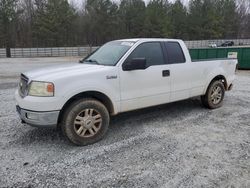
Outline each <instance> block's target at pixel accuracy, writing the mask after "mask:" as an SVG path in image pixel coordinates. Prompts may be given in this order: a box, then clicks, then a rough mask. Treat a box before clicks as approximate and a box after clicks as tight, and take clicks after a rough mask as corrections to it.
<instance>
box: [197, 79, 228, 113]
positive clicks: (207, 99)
mask: <svg viewBox="0 0 250 188" xmlns="http://www.w3.org/2000/svg"><path fill="white" fill-rule="evenodd" d="M224 95H225V87H224V84H223V83H222V81H220V80H216V81H213V82H211V83H210V85H209V86H208V89H207V91H206V94H205V95H203V96H201V101H202V104H203V105H204V106H205V107H207V108H210V109H215V108H219V107H221V106H222V104H223V99H224Z"/></svg>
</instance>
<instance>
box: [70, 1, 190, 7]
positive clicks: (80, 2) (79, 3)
mask: <svg viewBox="0 0 250 188" xmlns="http://www.w3.org/2000/svg"><path fill="white" fill-rule="evenodd" d="M69 1H70V2H73V3H74V4H76V5H78V6H81V5H82V2H83V0H69ZM113 1H120V0H113ZM144 1H145V2H149V1H150V0H144ZM174 1H175V0H169V2H174ZM188 1H189V0H182V2H183V3H185V4H187V3H188Z"/></svg>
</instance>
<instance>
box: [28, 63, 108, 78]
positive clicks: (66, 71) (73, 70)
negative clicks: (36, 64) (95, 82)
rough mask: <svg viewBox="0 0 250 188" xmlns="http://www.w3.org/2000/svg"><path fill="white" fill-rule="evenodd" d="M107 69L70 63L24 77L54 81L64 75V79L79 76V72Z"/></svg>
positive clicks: (32, 71)
mask: <svg viewBox="0 0 250 188" xmlns="http://www.w3.org/2000/svg"><path fill="white" fill-rule="evenodd" d="M105 67H107V66H103V65H90V64H81V63H69V64H60V65H56V66H50V67H45V68H40V69H35V70H31V71H28V72H25V73H24V75H25V76H27V77H28V78H29V79H30V80H40V81H47V80H49V79H52V80H54V79H55V78H56V77H57V76H58V75H63V76H64V77H67V76H70V75H74V74H77V73H79V72H81V74H84V73H89V72H92V71H97V70H99V69H103V68H105ZM52 80H51V81H52Z"/></svg>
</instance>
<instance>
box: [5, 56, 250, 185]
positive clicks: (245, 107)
mask: <svg viewBox="0 0 250 188" xmlns="http://www.w3.org/2000/svg"><path fill="white" fill-rule="evenodd" d="M78 59H79V58H78ZM76 60H77V58H41V59H38V58H35V59H34V58H33V59H0V187H65V186H68V187H250V71H239V72H237V79H236V81H235V87H234V89H233V90H232V91H230V92H227V93H226V96H225V101H224V105H223V107H222V108H219V109H216V110H208V109H205V108H203V107H202V106H201V104H200V101H199V99H191V100H185V101H180V102H176V103H171V104H166V105H162V106H158V107H153V108H147V109H143V110H138V111H134V112H129V113H123V114H120V115H118V116H115V117H113V118H112V119H111V125H110V129H109V131H108V134H107V135H106V137H105V138H104V139H103V140H102V141H100V142H98V143H96V144H93V145H90V146H86V147H76V146H72V145H71V144H70V143H69V142H68V141H67V140H66V139H64V137H63V136H62V135H61V133H60V132H58V131H57V130H56V129H38V128H33V127H30V126H24V125H22V124H21V123H20V120H19V118H18V116H17V114H16V112H15V101H14V96H13V95H14V91H15V88H16V85H17V81H18V74H19V73H20V72H21V71H24V70H28V69H32V68H36V67H41V66H45V65H47V66H51V65H52V64H53V65H54V64H56V63H67V62H73V61H76ZM51 62H53V63H51ZM24 65H25V66H24Z"/></svg>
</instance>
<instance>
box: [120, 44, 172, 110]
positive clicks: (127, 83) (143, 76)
mask: <svg viewBox="0 0 250 188" xmlns="http://www.w3.org/2000/svg"><path fill="white" fill-rule="evenodd" d="M138 58H145V59H146V69H145V70H130V71H124V70H123V69H122V66H121V68H120V90H121V111H122V112H124V111H129V110H134V109H139V108H144V107H148V106H153V105H158V104H163V103H167V102H169V100H170V77H169V65H168V64H166V61H165V58H164V54H163V51H162V44H161V43H160V42H145V43H142V44H140V45H139V46H137V47H136V48H135V50H134V51H133V52H132V53H131V54H130V55H129V56H128V58H127V59H126V60H125V62H127V61H131V60H132V59H138Z"/></svg>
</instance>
